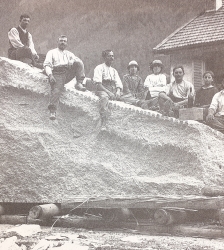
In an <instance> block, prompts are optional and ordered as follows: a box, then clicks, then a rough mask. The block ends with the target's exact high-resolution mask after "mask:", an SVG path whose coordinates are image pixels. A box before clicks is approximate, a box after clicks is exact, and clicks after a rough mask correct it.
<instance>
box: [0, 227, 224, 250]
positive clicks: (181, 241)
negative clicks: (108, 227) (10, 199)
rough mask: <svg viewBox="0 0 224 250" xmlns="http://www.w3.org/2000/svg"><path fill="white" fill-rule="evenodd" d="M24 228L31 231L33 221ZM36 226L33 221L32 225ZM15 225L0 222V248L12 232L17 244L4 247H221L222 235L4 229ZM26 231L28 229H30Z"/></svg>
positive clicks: (223, 246) (192, 249)
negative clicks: (33, 231)
mask: <svg viewBox="0 0 224 250" xmlns="http://www.w3.org/2000/svg"><path fill="white" fill-rule="evenodd" d="M28 226H30V229H28V228H27V230H28V231H30V230H31V231H32V226H33V225H28ZM36 226H37V225H36ZM15 227H16V228H18V226H13V225H3V224H2V225H0V234H1V238H0V249H2V250H3V248H2V247H3V246H4V242H5V240H6V238H8V239H12V238H10V236H11V237H13V236H14V238H15V235H16V237H17V239H16V241H15V246H18V247H19V248H16V247H12V248H7V247H4V250H8V249H11V250H14V249H15V250H16V249H18V250H19V249H22V250H30V249H34V250H45V249H56V250H65V249H66V250H70V249H73V250H74V249H77V250H92V249H96V250H103V249H104V250H115V249H126V250H127V249H130V250H134V249H135V250H137V249H145V250H151V249H155V250H201V249H203V250H205V249H210V250H218V249H219V250H223V249H224V239H203V238H190V237H172V236H150V235H144V234H139V233H137V232H136V231H130V230H129V231H128V230H125V229H122V230H115V231H114V230H113V231H95V230H94V231H92V230H85V229H74V228H69V229H68V228H59V227H54V228H51V227H41V231H40V232H38V233H36V234H35V233H34V234H33V235H31V236H25V237H22V236H21V235H18V234H16V233H13V232H11V233H9V232H7V231H8V230H9V229H12V228H15ZM31 231H30V232H31Z"/></svg>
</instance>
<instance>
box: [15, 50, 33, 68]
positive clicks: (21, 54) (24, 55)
mask: <svg viewBox="0 0 224 250" xmlns="http://www.w3.org/2000/svg"><path fill="white" fill-rule="evenodd" d="M16 60H18V61H21V62H24V63H28V64H32V62H33V55H32V52H31V49H30V48H29V47H27V46H25V47H22V48H18V49H16Z"/></svg>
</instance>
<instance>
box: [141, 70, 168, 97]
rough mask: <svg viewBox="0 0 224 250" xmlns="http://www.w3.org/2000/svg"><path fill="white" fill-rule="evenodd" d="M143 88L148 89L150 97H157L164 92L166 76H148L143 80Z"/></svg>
mask: <svg viewBox="0 0 224 250" xmlns="http://www.w3.org/2000/svg"><path fill="white" fill-rule="evenodd" d="M144 87H147V88H148V89H149V91H150V95H151V97H157V96H158V95H159V93H160V92H162V91H164V90H165V87H166V76H165V75H164V74H158V75H155V74H151V75H148V76H147V77H146V79H145V82H144Z"/></svg>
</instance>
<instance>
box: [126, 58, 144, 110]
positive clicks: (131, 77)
mask: <svg viewBox="0 0 224 250" xmlns="http://www.w3.org/2000/svg"><path fill="white" fill-rule="evenodd" d="M128 71H129V74H126V75H124V76H123V95H122V96H121V101H123V102H125V103H129V104H132V105H135V106H138V107H142V108H147V103H146V102H145V101H144V98H145V91H144V86H143V83H142V78H141V77H140V76H138V75H137V72H138V71H139V66H138V63H137V62H136V61H131V62H130V63H129V64H128Z"/></svg>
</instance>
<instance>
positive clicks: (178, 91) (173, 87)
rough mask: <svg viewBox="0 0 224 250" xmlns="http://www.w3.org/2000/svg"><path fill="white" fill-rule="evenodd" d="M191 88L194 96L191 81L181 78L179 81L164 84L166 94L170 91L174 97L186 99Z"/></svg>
mask: <svg viewBox="0 0 224 250" xmlns="http://www.w3.org/2000/svg"><path fill="white" fill-rule="evenodd" d="M190 88H191V89H192V95H193V96H195V90H194V85H193V84H192V83H191V82H188V81H185V80H183V81H182V82H181V83H176V82H175V81H174V82H172V83H170V84H168V85H166V92H165V93H166V94H167V95H168V96H169V95H170V94H171V93H172V94H173V96H174V97H177V98H182V99H187V98H188V95H189V94H190Z"/></svg>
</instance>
